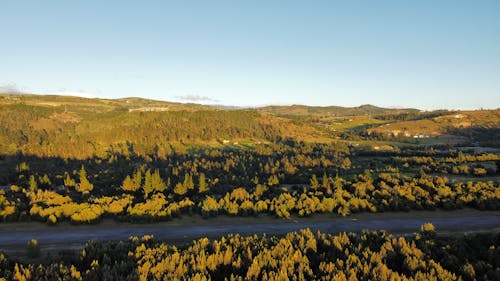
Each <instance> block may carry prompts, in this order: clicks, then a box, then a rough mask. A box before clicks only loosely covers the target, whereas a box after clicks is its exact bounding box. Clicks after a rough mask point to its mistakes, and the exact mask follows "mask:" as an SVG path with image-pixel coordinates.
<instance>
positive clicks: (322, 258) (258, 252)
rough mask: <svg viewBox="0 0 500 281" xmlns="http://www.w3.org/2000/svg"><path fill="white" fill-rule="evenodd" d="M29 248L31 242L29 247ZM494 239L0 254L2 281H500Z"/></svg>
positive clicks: (223, 243) (109, 245)
mask: <svg viewBox="0 0 500 281" xmlns="http://www.w3.org/2000/svg"><path fill="white" fill-rule="evenodd" d="M33 244H35V245H36V241H35V243H33V242H31V243H30V245H31V246H33ZM499 263H500V235H499V234H475V235H467V236H463V237H457V236H436V233H435V230H434V226H433V225H432V224H425V225H423V226H422V227H421V229H420V231H419V232H418V233H415V234H414V235H413V236H412V237H407V238H405V237H397V236H393V235H391V234H390V233H387V232H385V231H363V232H361V233H357V234H356V233H345V232H344V233H339V234H329V233H321V232H317V233H313V232H311V231H310V230H308V229H305V230H301V231H299V232H292V233H288V234H286V235H285V236H283V237H277V236H265V235H264V236H258V235H253V236H241V235H238V234H235V235H228V236H225V237H222V238H221V239H219V240H209V239H207V238H202V239H199V240H195V241H193V242H192V243H190V244H188V245H186V246H180V247H179V246H174V245H169V244H166V243H165V242H162V241H159V240H155V239H154V238H153V237H151V236H144V237H142V238H138V237H131V238H130V239H129V240H128V241H108V242H89V243H87V244H86V246H85V248H84V249H83V250H82V251H81V252H80V253H79V254H75V255H70V254H68V253H65V254H63V255H61V256H59V257H55V258H53V259H52V260H51V259H50V258H49V259H46V261H45V262H43V263H41V264H36V263H22V262H19V261H16V260H15V259H11V258H9V257H8V256H6V255H5V254H1V253H0V279H2V278H3V280H381V281H382V280H384V281H385V280H426V281H427V280H465V281H469V280H499V279H500V270H499V268H500V264H499Z"/></svg>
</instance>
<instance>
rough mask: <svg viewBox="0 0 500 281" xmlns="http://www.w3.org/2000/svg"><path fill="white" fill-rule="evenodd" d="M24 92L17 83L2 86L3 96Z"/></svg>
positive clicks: (0, 88) (0, 87) (0, 91)
mask: <svg viewBox="0 0 500 281" xmlns="http://www.w3.org/2000/svg"><path fill="white" fill-rule="evenodd" d="M22 92H23V91H21V90H20V89H19V87H18V86H17V84H16V83H12V82H11V83H5V84H2V85H0V93H3V94H21V93H22Z"/></svg>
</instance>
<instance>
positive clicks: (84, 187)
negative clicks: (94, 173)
mask: <svg viewBox="0 0 500 281" xmlns="http://www.w3.org/2000/svg"><path fill="white" fill-rule="evenodd" d="M93 189H94V185H93V184H91V183H90V182H89V180H88V179H87V172H86V171H85V167H84V166H83V165H82V168H81V169H80V183H79V184H78V185H77V187H76V190H77V191H79V192H81V193H84V194H85V193H89V192H90V191H92V190H93Z"/></svg>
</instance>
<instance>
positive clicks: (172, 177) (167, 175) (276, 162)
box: [0, 140, 500, 224]
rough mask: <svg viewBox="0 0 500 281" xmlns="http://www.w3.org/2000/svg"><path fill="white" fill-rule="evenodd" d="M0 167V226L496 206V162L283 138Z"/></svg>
mask: <svg viewBox="0 0 500 281" xmlns="http://www.w3.org/2000/svg"><path fill="white" fill-rule="evenodd" d="M365 154H366V153H365ZM416 154H420V156H410V155H416ZM21 161H22V162H21ZM3 162H4V165H1V166H0V168H2V170H3V171H4V172H3V178H1V179H0V180H1V181H2V182H3V183H4V184H6V185H5V186H4V188H3V189H2V190H0V219H1V220H4V221H30V220H35V221H43V222H47V223H49V224H55V223H57V222H60V221H64V220H68V221H71V222H73V223H96V222H98V221H99V220H100V219H102V218H105V217H112V218H114V219H117V220H126V221H159V220H169V219H172V218H175V217H178V216H181V215H191V214H200V215H202V216H204V217H212V216H217V215H230V216H251V215H252V216H256V215H259V214H272V215H275V216H277V217H284V218H288V217H290V216H295V215H296V216H310V215H312V214H314V213H333V214H338V215H341V216H346V215H349V214H351V213H356V212H386V211H409V210H423V209H426V210H434V209H438V208H441V209H449V210H451V209H460V208H465V207H469V208H476V209H481V210H485V209H489V210H498V209H500V188H499V186H498V184H499V183H498V180H497V179H498V178H497V175H498V172H499V169H498V168H499V163H500V155H498V154H478V155H474V154H464V153H463V152H462V151H458V152H457V151H456V150H450V151H448V152H441V153H440V154H437V153H436V151H434V150H423V151H419V152H416V151H414V150H409V151H407V150H403V151H400V152H397V153H392V154H391V153H389V154H386V155H384V154H382V155H377V154H375V155H363V154H361V153H358V152H357V150H356V149H355V148H352V147H349V146H346V145H345V144H343V143H342V142H337V143H331V144H307V143H303V142H293V141H291V140H289V141H287V142H286V143H279V144H262V145H257V146H255V147H254V148H248V149H225V148H223V149H218V148H193V149H191V150H189V151H183V152H182V151H172V153H171V154H169V155H168V156H165V157H164V158H158V157H156V156H155V155H150V156H149V157H145V158H144V157H141V156H140V155H138V154H127V155H123V154H120V153H116V154H111V155H109V156H108V157H106V158H92V159H88V160H85V161H80V160H68V159H60V158H36V157H26V156H22V155H17V156H12V157H5V158H4V160H3ZM456 176H459V177H466V178H467V179H468V180H467V181H463V180H456V179H453V177H456ZM449 177H450V178H451V180H450V178H449Z"/></svg>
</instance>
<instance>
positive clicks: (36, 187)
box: [30, 175, 38, 192]
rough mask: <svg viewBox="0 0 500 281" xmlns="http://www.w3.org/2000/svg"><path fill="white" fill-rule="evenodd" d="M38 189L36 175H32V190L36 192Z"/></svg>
mask: <svg viewBox="0 0 500 281" xmlns="http://www.w3.org/2000/svg"><path fill="white" fill-rule="evenodd" d="M37 189H38V184H37V183H36V179H35V176H33V175H31V176H30V191H31V192H35V191H37Z"/></svg>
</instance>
